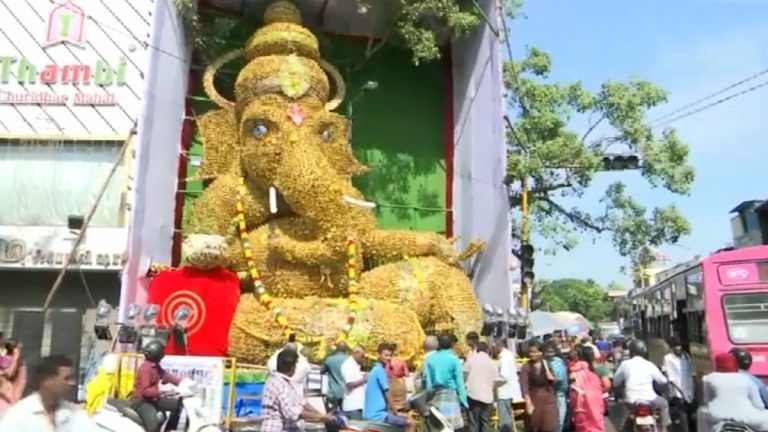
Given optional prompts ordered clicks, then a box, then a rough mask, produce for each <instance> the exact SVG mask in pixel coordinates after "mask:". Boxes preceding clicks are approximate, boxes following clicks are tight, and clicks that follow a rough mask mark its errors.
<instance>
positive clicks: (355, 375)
mask: <svg viewBox="0 0 768 432" xmlns="http://www.w3.org/2000/svg"><path fill="white" fill-rule="evenodd" d="M364 360H365V349H364V348H363V347H362V346H359V345H358V346H356V347H355V349H354V350H352V355H351V356H349V357H348V358H347V359H346V360H344V363H342V365H341V376H342V377H343V378H344V383H345V385H346V388H345V391H344V400H343V401H342V403H341V409H342V411H344V413H345V414H346V415H347V416H348V417H349V418H350V419H352V420H362V419H363V407H364V406H365V383H366V382H367V381H368V374H366V373H363V372H362V369H361V366H362V364H363V361H364Z"/></svg>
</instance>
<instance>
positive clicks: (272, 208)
mask: <svg viewBox="0 0 768 432" xmlns="http://www.w3.org/2000/svg"><path fill="white" fill-rule="evenodd" d="M269 212H270V213H272V214H275V213H277V189H275V187H274V186H272V187H270V188H269Z"/></svg>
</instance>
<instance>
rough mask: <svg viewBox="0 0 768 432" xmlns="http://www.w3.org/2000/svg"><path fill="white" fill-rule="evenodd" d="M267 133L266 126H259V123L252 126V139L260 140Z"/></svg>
mask: <svg viewBox="0 0 768 432" xmlns="http://www.w3.org/2000/svg"><path fill="white" fill-rule="evenodd" d="M267 132H269V130H268V129H267V127H266V126H264V125H263V124H261V123H259V124H257V125H254V126H253V131H252V133H253V137H254V138H261V137H263V136H264V135H266V134H267Z"/></svg>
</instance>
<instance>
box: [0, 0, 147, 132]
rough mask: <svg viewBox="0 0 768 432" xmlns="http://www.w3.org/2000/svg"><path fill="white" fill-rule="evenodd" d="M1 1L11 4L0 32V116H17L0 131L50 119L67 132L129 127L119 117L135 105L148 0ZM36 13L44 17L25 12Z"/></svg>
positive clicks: (34, 128)
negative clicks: (2, 29)
mask: <svg viewBox="0 0 768 432" xmlns="http://www.w3.org/2000/svg"><path fill="white" fill-rule="evenodd" d="M0 3H4V4H5V5H6V8H8V9H10V10H11V13H10V16H9V17H6V18H7V20H6V22H4V24H3V28H4V29H5V30H6V31H4V33H3V34H0V116H2V117H3V118H13V117H22V119H23V121H19V122H15V123H14V122H13V121H7V122H6V121H5V120H4V123H5V125H6V127H5V129H7V130H5V131H3V130H2V128H0V132H2V133H4V134H30V133H36V132H39V131H41V130H45V131H46V133H48V132H53V130H52V129H51V128H52V127H55V128H57V129H59V130H58V131H57V132H66V133H68V134H71V135H105V134H104V133H101V131H102V130H103V131H105V132H106V131H113V130H120V131H122V130H123V129H126V130H127V129H128V128H129V127H130V126H128V127H125V125H130V124H132V122H133V120H134V118H135V116H136V115H137V114H138V111H139V109H140V106H141V94H142V91H143V82H144V68H145V65H146V62H147V56H146V52H147V46H146V43H147V41H146V39H147V37H148V36H147V35H148V33H149V32H150V22H151V19H150V15H151V12H150V11H151V9H152V4H153V2H151V1H150V0H114V1H112V0H111V1H109V2H102V1H94V0H51V1H50V2H48V1H45V2H13V4H11V2H10V0H0ZM17 3H18V4H17ZM35 15H37V16H42V17H43V18H44V20H39V21H37V20H33V21H29V20H27V17H30V16H35ZM126 23H130V25H128V26H126ZM123 26H125V27H123ZM116 29H119V31H118V30H116ZM93 108H96V109H98V110H99V111H98V112H96V111H94V110H93ZM41 116H42V117H43V119H42V120H41V119H38V117H41ZM73 116H74V117H76V118H77V119H78V120H77V121H74V122H73V120H74V119H73V118H72V117H73ZM18 120H21V119H18ZM101 123H106V124H104V125H102V124H101ZM9 124H10V125H11V126H8V125H9ZM15 124H18V125H16V126H14V125H15ZM124 124H125V125H124ZM30 129H31V130H30ZM61 129H66V131H64V130H61ZM78 129H82V130H78Z"/></svg>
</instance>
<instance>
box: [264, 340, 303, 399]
mask: <svg viewBox="0 0 768 432" xmlns="http://www.w3.org/2000/svg"><path fill="white" fill-rule="evenodd" d="M287 349H290V350H293V351H296V353H297V354H298V355H299V361H298V363H297V364H296V372H294V374H293V376H292V377H291V384H293V387H294V388H295V389H296V391H297V392H298V393H299V395H300V396H301V397H304V389H306V388H307V379H308V378H309V373H310V372H311V371H312V368H311V366H310V365H309V361H307V358H306V357H304V356H303V355H301V346H299V344H298V343H296V342H288V343H287V344H285V345H284V346H283V347H282V348H280V349H279V350H277V352H275V353H274V354H272V357H270V358H269V360H268V361H267V369H269V371H270V372H275V371H276V370H277V356H278V355H280V353H281V352H283V350H287Z"/></svg>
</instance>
